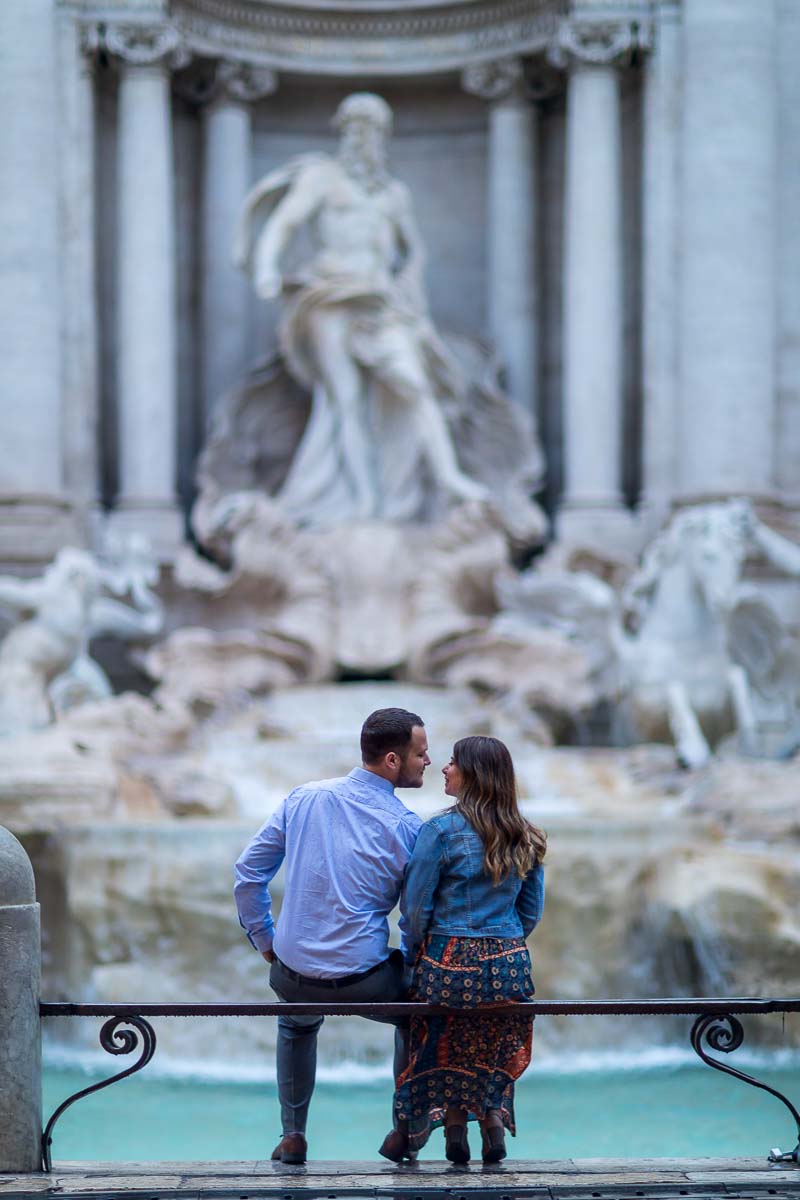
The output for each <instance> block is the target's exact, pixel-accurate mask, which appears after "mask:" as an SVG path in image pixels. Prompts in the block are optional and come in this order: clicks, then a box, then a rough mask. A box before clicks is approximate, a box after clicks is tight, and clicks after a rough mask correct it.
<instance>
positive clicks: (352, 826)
mask: <svg viewBox="0 0 800 1200" xmlns="http://www.w3.org/2000/svg"><path fill="white" fill-rule="evenodd" d="M421 825H422V822H421V821H420V819H419V817H418V816H417V815H416V814H415V813H413V812H411V810H410V809H408V808H406V806H405V805H404V804H403V802H402V801H401V800H400V799H398V797H397V796H396V795H395V794H394V788H393V787H392V784H391V783H390V782H389V780H388V779H383V778H382V777H381V776H380V775H375V774H374V773H373V772H372V771H366V770H364V769H363V768H362V767H356V768H355V769H354V770H352V771H351V772H350V774H349V775H345V776H344V778H342V779H325V780H322V781H320V782H317V783H308V784H305V785H304V786H303V787H299V788H295V790H294V791H293V792H292V793H291V794H290V795H289V796H288V797H287V798H286V799H285V800H284V801H283V803H282V804H281V805H280V806H279V807H278V808H277V809H276V810H275V812H274V813H273V814H272V816H271V817H270V818H269V820H268V821H267V822H266V823H265V824H264V825H263V826H262V827H261V829H260V830H259V831H258V833H257V834H256V835H255V837H254V838H253V840H252V841H251V842H250V843H249V845H248V846H246V847H245V849H244V850H243V851H242V854H241V855H240V857H239V859H238V861H237V863H236V868H235V870H236V884H235V886H234V896H235V899H236V907H237V909H238V912H239V921H240V923H241V925H242V927H243V928H244V930H245V932H246V933H247V936H248V938H249V939H250V941H251V942H252V944H253V945H254V946H255V947H256V949H257V950H260V951H262V952H263V951H264V950H269V949H274V951H275V953H276V954H277V956H278V958H279V959H280V960H281V962H283V963H286V965H287V966H288V967H291V968H292V970H294V971H299V972H300V974H301V975H311V976H314V977H315V978H320V979H336V978H339V977H341V976H343V975H353V974H356V973H357V972H359V971H366V970H368V969H369V968H370V967H373V966H375V965H376V964H377V963H379V962H382V961H383V959H385V958H386V957H387V955H388V953H389V922H388V921H387V916H388V914H389V913H390V912H391V910H392V909H393V908H394V906H395V904H396V903H397V901H398V898H399V896H400V889H401V887H402V884H403V874H404V872H405V868H406V863H407V862H408V860H409V858H410V857H411V851H412V850H413V848H414V843H415V841H416V840H417V834H418V833H419V830H420V827H421ZM284 859H285V860H286V878H285V883H284V891H283V904H282V906H281V911H280V915H279V917H278V923H277V928H276V927H275V924H274V921H273V918H272V899H271V897H270V893H269V884H270V882H271V880H272V879H273V877H274V876H275V873H276V872H277V870H278V868H279V867H280V865H281V863H282V862H283V861H284ZM400 932H401V948H402V949H403V950H404V951H405V949H406V947H405V928H404V920H403V918H402V917H401V920H400Z"/></svg>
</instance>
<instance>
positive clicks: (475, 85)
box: [461, 58, 525, 100]
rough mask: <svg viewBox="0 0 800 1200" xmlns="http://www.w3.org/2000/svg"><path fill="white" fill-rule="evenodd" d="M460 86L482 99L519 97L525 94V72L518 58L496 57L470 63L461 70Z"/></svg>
mask: <svg viewBox="0 0 800 1200" xmlns="http://www.w3.org/2000/svg"><path fill="white" fill-rule="evenodd" d="M461 86H462V88H463V89H464V91H465V92H469V94H470V95H471V96H480V97H481V99H482V100H510V99H520V98H522V97H524V95H525V72H524V69H523V66H522V59H520V58H496V59H492V60H491V61H490V62H478V63H471V64H470V65H469V66H468V67H465V68H464V70H463V71H462V72H461Z"/></svg>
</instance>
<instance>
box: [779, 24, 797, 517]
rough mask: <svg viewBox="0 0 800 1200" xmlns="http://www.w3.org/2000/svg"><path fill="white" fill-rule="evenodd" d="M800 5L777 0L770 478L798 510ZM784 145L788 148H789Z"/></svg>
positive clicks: (787, 500)
mask: <svg viewBox="0 0 800 1200" xmlns="http://www.w3.org/2000/svg"><path fill="white" fill-rule="evenodd" d="M798 62H800V5H798V4H797V3H796V0H778V96H779V100H780V107H779V124H778V145H779V146H780V147H786V153H783V154H781V158H780V171H779V173H778V210H777V211H778V239H779V243H778V256H777V262H778V313H777V376H778V378H777V403H778V411H777V438H776V461H775V481H776V483H777V485H778V488H779V489H780V492H781V498H782V500H783V502H784V504H787V505H789V506H791V507H793V508H795V509H800V284H799V283H798V281H800V220H799V219H798V214H800V152H798V147H800V71H798V69H797V64H798ZM789 147H793V150H792V151H789Z"/></svg>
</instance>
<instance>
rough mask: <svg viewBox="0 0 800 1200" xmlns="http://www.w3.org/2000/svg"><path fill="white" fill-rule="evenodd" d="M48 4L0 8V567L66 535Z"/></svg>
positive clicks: (47, 550) (51, 11)
mask: <svg viewBox="0 0 800 1200" xmlns="http://www.w3.org/2000/svg"><path fill="white" fill-rule="evenodd" d="M55 7H56V6H55V3H54V0H27V2H26V3H24V4H20V3H5V4H0V64H1V67H0V163H2V175H3V182H2V187H0V329H2V346H3V349H2V354H0V451H1V452H2V472H1V474H2V483H0V560H4V561H26V560H27V561H31V562H40V561H42V560H46V559H49V558H50V557H51V556H52V555H53V554H54V553H55V551H56V550H57V548H58V547H59V545H62V544H63V542H64V541H65V540H69V539H70V538H71V537H72V533H73V531H72V524H71V519H70V513H69V507H68V504H67V501H66V498H65V495H64V488H63V483H64V478H63V468H62V454H61V439H62V422H61V355H60V344H59V322H60V312H61V295H60V291H59V226H58V216H59V214H58V171H57V167H56V166H55V164H57V162H58V136H57V135H58V116H59V109H58V97H57V88H56V79H57V74H56V63H57V59H56V41H55V33H56V21H55Z"/></svg>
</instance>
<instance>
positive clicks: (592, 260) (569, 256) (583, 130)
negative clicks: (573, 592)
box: [554, 22, 633, 548]
mask: <svg viewBox="0 0 800 1200" xmlns="http://www.w3.org/2000/svg"><path fill="white" fill-rule="evenodd" d="M631 44H632V35H631V31H630V28H629V27H628V26H625V25H607V24H598V23H596V22H568V23H565V24H564V25H562V27H561V30H560V33H559V38H558V44H557V47H556V51H555V55H554V57H555V59H556V61H558V60H559V59H560V60H561V61H562V62H563V63H564V64H565V65H567V66H568V68H569V80H568V85H567V148H566V179H565V208H566V211H565V219H564V237H565V245H564V312H563V356H564V482H565V492H564V497H563V499H562V503H561V508H560V511H559V514H558V521H557V530H558V535H559V538H560V539H561V540H563V541H565V542H567V543H581V544H585V543H592V544H594V543H595V542H598V541H599V542H601V543H602V544H605V545H608V546H610V547H616V548H622V547H624V546H626V545H627V544H629V543H630V541H631V538H632V532H633V522H632V519H631V517H630V514H629V513H628V512H627V510H626V509H625V508H624V507H623V503H622V496H621V490H620V488H621V476H622V471H621V467H622V462H621V459H622V236H621V235H622V212H621V209H622V148H621V139H622V128H621V112H620V95H619V80H618V77H617V65H616V64H617V63H618V62H619V61H620V60H621V59H622V57H623V56H624V55H625V54H627V53H628V52H629V50H630V49H631Z"/></svg>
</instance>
